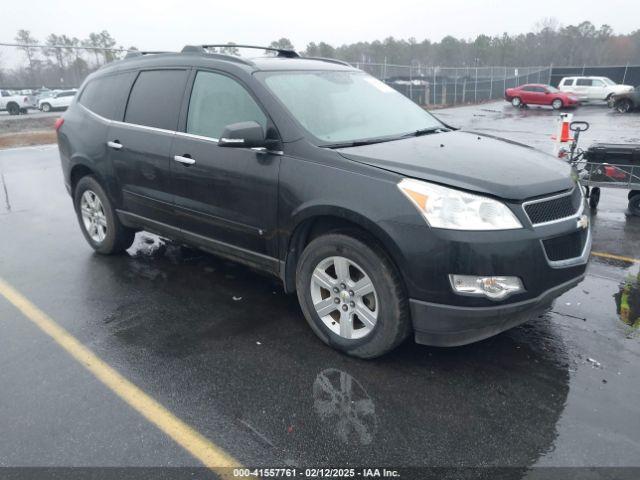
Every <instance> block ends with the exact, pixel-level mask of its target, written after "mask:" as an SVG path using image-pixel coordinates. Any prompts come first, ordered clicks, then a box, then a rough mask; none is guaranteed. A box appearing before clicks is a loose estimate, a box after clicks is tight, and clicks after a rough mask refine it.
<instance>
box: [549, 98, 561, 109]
mask: <svg viewBox="0 0 640 480" xmlns="http://www.w3.org/2000/svg"><path fill="white" fill-rule="evenodd" d="M551 106H552V107H553V109H554V110H560V109H561V108H562V100H560V99H559V98H556V99H555V100H554V101H553V102H551Z"/></svg>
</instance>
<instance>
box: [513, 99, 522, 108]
mask: <svg viewBox="0 0 640 480" xmlns="http://www.w3.org/2000/svg"><path fill="white" fill-rule="evenodd" d="M511 105H513V106H514V107H516V108H520V107H521V106H522V100H520V97H513V98H512V99H511Z"/></svg>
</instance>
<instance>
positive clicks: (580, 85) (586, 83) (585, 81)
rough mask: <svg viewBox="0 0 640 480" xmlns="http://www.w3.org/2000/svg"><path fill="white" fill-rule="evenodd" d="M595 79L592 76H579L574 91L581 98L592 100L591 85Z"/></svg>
mask: <svg viewBox="0 0 640 480" xmlns="http://www.w3.org/2000/svg"><path fill="white" fill-rule="evenodd" d="M592 83H593V81H592V80H591V79H590V78H577V79H576V86H575V90H574V93H575V94H576V96H577V97H578V98H579V99H580V100H587V101H589V100H591V99H592V98H591V85H592Z"/></svg>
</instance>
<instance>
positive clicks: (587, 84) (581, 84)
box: [576, 78, 593, 87]
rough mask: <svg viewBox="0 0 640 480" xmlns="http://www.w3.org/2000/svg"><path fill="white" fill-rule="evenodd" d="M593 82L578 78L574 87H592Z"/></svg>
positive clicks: (588, 79)
mask: <svg viewBox="0 0 640 480" xmlns="http://www.w3.org/2000/svg"><path fill="white" fill-rule="evenodd" d="M592 82H593V80H591V79H590V78H579V79H578V80H577V81H576V85H577V86H579V87H590V86H591V85H592Z"/></svg>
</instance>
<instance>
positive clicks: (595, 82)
mask: <svg viewBox="0 0 640 480" xmlns="http://www.w3.org/2000/svg"><path fill="white" fill-rule="evenodd" d="M591 81H592V82H593V84H592V85H593V86H594V87H604V82H603V81H602V80H598V79H595V80H591Z"/></svg>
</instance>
